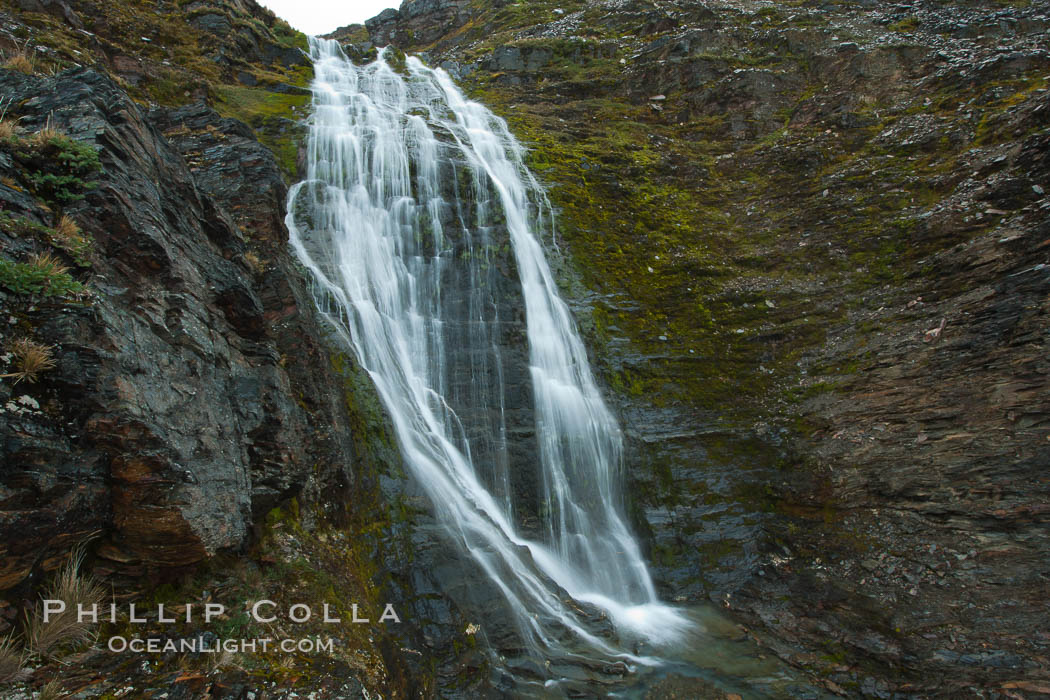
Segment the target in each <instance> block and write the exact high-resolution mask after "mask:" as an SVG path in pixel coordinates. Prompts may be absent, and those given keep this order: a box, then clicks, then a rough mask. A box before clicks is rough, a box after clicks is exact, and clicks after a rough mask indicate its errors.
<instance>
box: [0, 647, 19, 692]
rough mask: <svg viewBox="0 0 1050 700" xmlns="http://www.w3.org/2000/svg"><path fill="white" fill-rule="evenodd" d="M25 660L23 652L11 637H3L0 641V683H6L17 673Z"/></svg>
mask: <svg viewBox="0 0 1050 700" xmlns="http://www.w3.org/2000/svg"><path fill="white" fill-rule="evenodd" d="M24 662H25V653H24V652H23V651H22V649H21V645H19V644H18V642H16V641H15V639H14V638H13V637H10V636H8V637H4V640H3V641H2V642H0V683H6V682H7V681H9V680H11V679H13V678H14V677H15V676H17V675H18V673H19V671H21V670H22V664H23V663H24Z"/></svg>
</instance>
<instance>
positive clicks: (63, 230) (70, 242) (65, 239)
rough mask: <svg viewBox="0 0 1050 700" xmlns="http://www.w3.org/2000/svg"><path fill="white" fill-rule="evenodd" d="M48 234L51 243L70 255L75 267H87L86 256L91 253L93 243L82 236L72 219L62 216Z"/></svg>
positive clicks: (66, 215)
mask: <svg viewBox="0 0 1050 700" xmlns="http://www.w3.org/2000/svg"><path fill="white" fill-rule="evenodd" d="M49 233H50V238H51V242H52V243H54V244H55V245H56V246H58V247H59V248H62V249H63V250H65V251H66V252H68V253H69V254H70V255H72V256H73V259H74V261H76V264H77V265H79V266H80V267H88V266H89V264H90V263H88V261H87V256H88V255H89V254H90V253H91V249H92V247H93V245H92V244H93V242H92V240H91V239H90V238H89V237H87V236H85V235H84V234H83V232H82V231H81V230H80V225H79V224H77V222H76V221H75V220H74V219H73V217H71V216H69V215H68V214H63V215H62V216H60V217H59V219H58V222H57V223H56V224H55V227H54V228H53V229H51V230H50V232H49Z"/></svg>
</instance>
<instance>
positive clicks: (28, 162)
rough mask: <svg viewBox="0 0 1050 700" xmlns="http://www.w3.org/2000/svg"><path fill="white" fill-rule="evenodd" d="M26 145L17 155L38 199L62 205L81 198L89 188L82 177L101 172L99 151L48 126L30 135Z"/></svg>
mask: <svg viewBox="0 0 1050 700" xmlns="http://www.w3.org/2000/svg"><path fill="white" fill-rule="evenodd" d="M27 146H28V148H26V149H21V150H20V152H19V153H18V156H19V159H20V160H21V161H22V163H23V165H24V166H25V169H26V171H27V174H26V180H27V181H28V182H29V183H30V185H32V187H33V189H34V191H35V193H36V194H37V195H38V196H40V197H42V198H43V199H45V200H47V201H49V202H58V203H63V204H64V203H68V202H75V201H77V200H79V199H83V198H84V195H83V194H81V193H82V192H83V190H84V189H86V188H87V187H89V186H90V185H89V184H88V183H87V182H85V180H84V178H87V177H89V176H91V175H93V174H94V173H96V172H98V171H99V170H101V169H102V164H101V162H100V161H99V157H98V151H96V150H95V149H94V148H93V147H92V146H90V145H88V144H86V143H81V142H79V141H75V140H73V139H71V138H69V137H68V136H66V135H65V134H63V133H62V132H60V131H58V130H56V129H54V128H52V127H51V126H50V124H49V125H48V126H45V127H44V128H43V129H41V130H40V131H38V132H36V133H35V134H33V136H32V137H31V138H30V139H28V142H27Z"/></svg>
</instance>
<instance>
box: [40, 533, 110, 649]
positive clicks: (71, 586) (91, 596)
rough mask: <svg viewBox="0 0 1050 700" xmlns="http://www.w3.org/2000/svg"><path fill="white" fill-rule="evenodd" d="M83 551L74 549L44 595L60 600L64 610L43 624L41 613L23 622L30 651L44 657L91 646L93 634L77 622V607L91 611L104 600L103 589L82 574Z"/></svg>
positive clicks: (104, 592) (87, 627) (78, 548)
mask: <svg viewBox="0 0 1050 700" xmlns="http://www.w3.org/2000/svg"><path fill="white" fill-rule="evenodd" d="M83 562H84V550H83V549H82V548H80V547H77V548H76V549H74V550H73V551H72V552H71V553H70V555H69V559H68V560H67V561H66V563H65V564H64V565H63V566H62V568H60V569H59V570H58V573H57V574H55V579H54V581H52V583H51V586H50V587H49V588H48V589H47V591H46V592H45V593H44V595H43V597H44V599H45V600H61V601H63V602H65V604H66V607H65V609H64V610H63V611H62V612H60V613H58V614H52V615H50V616H49V618H48V621H47V622H44V615H43V612H42V611H41V610H37V611H34V614H33V615H32V616H30V617H29V618H28V619H27V620H26V639H27V640H28V643H29V647H30V648H31V649H32V650H33V651H34V652H35V653H37V654H39V655H40V656H43V657H47V656H52V655H53V654H54V652H56V651H58V650H59V649H62V648H66V647H79V646H83V645H84V644H88V643H90V642H93V641H94V639H95V633H94V632H93V631H92V627H91V625H89V624H88V623H86V622H80V621H79V620H78V619H77V609H78V606H83V608H84V609H88V610H90V609H91V606H93V605H95V606H97V605H99V604H100V603H101V602H102V601H103V600H105V599H106V589H105V588H103V586H102V584H100V583H99V582H98V580H96V579H95V577H93V576H91V575H84V574H81V572H80V568H81V565H82V564H83Z"/></svg>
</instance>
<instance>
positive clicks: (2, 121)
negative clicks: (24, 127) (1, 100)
mask: <svg viewBox="0 0 1050 700" xmlns="http://www.w3.org/2000/svg"><path fill="white" fill-rule="evenodd" d="M17 135H18V125H17V124H15V122H14V120H13V119H7V118H6V117H0V140H3V141H10V140H11V139H13V138H14V137H15V136H17Z"/></svg>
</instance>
